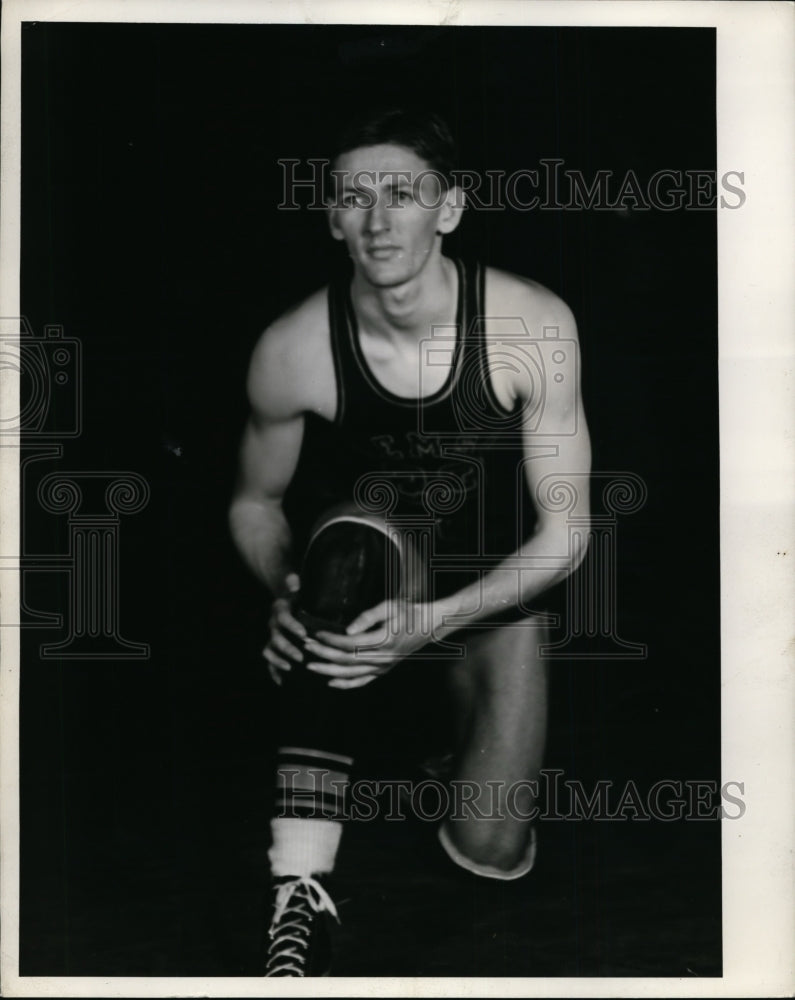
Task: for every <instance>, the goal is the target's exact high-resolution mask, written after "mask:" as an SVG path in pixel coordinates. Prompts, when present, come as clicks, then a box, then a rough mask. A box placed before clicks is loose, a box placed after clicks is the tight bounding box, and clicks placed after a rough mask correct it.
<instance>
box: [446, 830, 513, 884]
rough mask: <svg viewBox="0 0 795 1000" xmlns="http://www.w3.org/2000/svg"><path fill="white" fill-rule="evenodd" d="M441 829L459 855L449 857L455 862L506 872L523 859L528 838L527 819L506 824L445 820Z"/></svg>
mask: <svg viewBox="0 0 795 1000" xmlns="http://www.w3.org/2000/svg"><path fill="white" fill-rule="evenodd" d="M444 829H445V833H446V835H447V838H446V839H447V840H448V843H449V844H450V845H452V847H453V848H454V850H455V852H457V854H458V855H459V856H460V857H459V858H456V857H454V858H453V860H457V861H458V862H459V864H460V863H462V862H466V861H468V862H471V864H472V865H474V866H477V867H480V868H487V869H496V870H497V871H500V872H505V873H506V874H507V873H509V872H513V871H515V870H516V869H517V867H519V866H520V865H521V864H522V862H523V861H524V860H525V859H526V858H527V855H528V847H529V845H530V843H531V839H532V827H531V824H530V823H529V822H511V823H506V822H504V821H500V820H494V819H489V820H480V819H474V818H469V819H467V820H465V821H449V820H448V821H447V823H446V824H445V826H444ZM443 843H444V839H443Z"/></svg>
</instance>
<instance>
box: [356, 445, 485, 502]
mask: <svg viewBox="0 0 795 1000" xmlns="http://www.w3.org/2000/svg"><path fill="white" fill-rule="evenodd" d="M370 441H371V443H372V444H373V445H374V447H375V450H376V451H377V452H378V453H379V454H380V455H381V457H382V464H381V471H383V472H384V473H385V474H386V475H387V476H388V475H389V473H390V472H396V473H397V472H399V473H401V475H400V476H396V477H395V486H396V488H397V489H398V491H399V492H400V493H401V495H402V496H404V497H406V498H407V499H410V500H412V501H415V502H416V501H418V500H420V499H421V498H422V497H423V495H424V494H425V492H426V490H427V489H428V487H429V486H431V485H432V484H434V483H435V482H438V480H439V478H440V474H445V473H448V474H450V475H452V476H454V477H455V480H456V481H457V482H458V483H460V487H459V489H460V490H461V492H462V497H463V495H468V494H470V493H472V492H474V491H475V490H477V489H478V487H479V485H480V482H479V479H480V477H479V475H478V472H479V468H480V464H479V462H477V461H473V460H472V459H475V458H476V457H477V453H478V444H479V442H478V439H477V437H475V436H469V437H466V438H464V437H461V438H457V439H456V441H455V445H454V446H451V443H450V441H449V439H447V438H442V437H441V436H438V435H434V434H419V433H418V432H417V431H408V432H406V433H405V434H401V435H394V434H378V435H375V436H373V437H371V438H370ZM469 455H471V456H472V459H469V460H468V456H469ZM459 456H460V457H459ZM406 472H410V473H413V475H409V476H406V475H405V473H406Z"/></svg>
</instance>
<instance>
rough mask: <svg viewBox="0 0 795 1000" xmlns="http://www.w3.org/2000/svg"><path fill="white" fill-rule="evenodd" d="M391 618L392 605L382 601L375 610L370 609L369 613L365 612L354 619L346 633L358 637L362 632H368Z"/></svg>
mask: <svg viewBox="0 0 795 1000" xmlns="http://www.w3.org/2000/svg"><path fill="white" fill-rule="evenodd" d="M389 617H391V608H390V604H389V602H387V601H382V602H381V603H380V604H376V606H375V607H374V608H369V609H368V610H367V611H363V612H362V613H361V614H360V615H359V616H358V617H357V618H354V619H353V621H352V622H351V623H350V625H349V626H348V627H347V628H346V629H345V631H346V633H347V634H348V635H358V634H359V633H360V632H366V631H367V629H369V628H372V627H373V625H377V624H378V623H379V622H383V621H385V620H386V619H387V618H389Z"/></svg>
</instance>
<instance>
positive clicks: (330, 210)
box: [326, 198, 345, 240]
mask: <svg viewBox="0 0 795 1000" xmlns="http://www.w3.org/2000/svg"><path fill="white" fill-rule="evenodd" d="M326 218H327V219H328V227H329V230H330V232H331V235H332V237H333V238H334V239H335V240H344V239H345V236H344V235H343V232H342V230H341V229H340V226H339V210H338V209H337V207H336V205H335V204H334V201H333V200H332V199H331V198H329V199H328V200H327V201H326Z"/></svg>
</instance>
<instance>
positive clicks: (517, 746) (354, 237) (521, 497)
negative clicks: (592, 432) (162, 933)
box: [230, 111, 590, 976]
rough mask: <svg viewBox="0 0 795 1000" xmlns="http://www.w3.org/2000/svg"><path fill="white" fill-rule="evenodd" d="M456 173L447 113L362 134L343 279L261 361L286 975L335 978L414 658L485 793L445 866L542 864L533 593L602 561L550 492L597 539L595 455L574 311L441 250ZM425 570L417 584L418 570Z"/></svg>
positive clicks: (298, 314) (254, 462)
mask: <svg viewBox="0 0 795 1000" xmlns="http://www.w3.org/2000/svg"><path fill="white" fill-rule="evenodd" d="M453 157H454V146H453V142H452V139H451V137H450V134H449V132H448V130H447V127H446V125H445V124H444V123H443V122H442V121H441V120H440V119H439V118H438V117H436V116H434V115H431V114H419V113H412V112H406V111H390V112H385V113H382V114H380V115H375V116H372V117H370V118H369V119H367V120H364V121H362V122H359V123H358V124H357V125H355V126H353V127H352V128H351V129H350V130H349V131H348V133H347V134H346V135H345V136H343V138H342V141H341V143H340V145H339V148H338V149H337V152H336V156H335V158H334V160H333V163H332V166H333V168H334V181H335V182H334V189H333V191H332V192H331V199H330V204H329V209H328V220H329V225H330V229H331V235H332V237H333V238H334V239H335V240H339V241H340V242H341V243H343V244H344V246H345V248H346V250H347V256H348V257H349V259H350V266H349V270H348V271H347V272H346V273H345V274H344V275H343V276H342V277H341V278H340V279H339V280H337V281H333V282H332V283H331V284H330V285H329V286H328V287H325V288H322V289H320V290H319V291H317V292H316V293H314V294H313V295H311V296H310V297H309V298H308V299H306V300H305V301H303V302H301V303H300V304H299V305H297V306H296V307H295V308H293V309H292V310H290V311H289V312H288V313H286V314H285V315H283V316H282V317H281V318H279V319H278V320H277V321H276V322H275V323H273V325H272V326H271V327H270V328H269V329H268V330H266V331H265V333H264V334H263V335H262V337H261V339H260V341H259V342H258V344H257V346H256V348H255V350H254V354H253V357H252V361H251V366H250V372H249V378H248V392H249V396H250V401H251V417H250V420H249V423H248V426H247V428H246V431H245V435H244V440H243V445H242V460H241V475H240V481H239V485H238V488H237V491H236V495H235V497H234V500H233V503H232V506H231V510H230V524H231V529H232V533H233V537H234V539H235V541H236V544H237V546H238V548H239V550H240V552H241V553H242V555H243V557H244V559H245V560H246V561H247V563H248V564H249V566H250V567H251V569H252V570H253V571H254V573H255V574H256V575H257V576H258V577H259V579H260V580H261V581H262V583H263V584H265V585H266V587H267V588H268V590H269V591H270V592H271V594H272V595H274V601H273V605H272V608H273V610H272V613H271V622H270V638H269V641H268V643H267V646H266V648H265V650H264V657H265V660H266V662H267V664H268V667H269V669H270V671H271V675H272V677H273V679H274V681H276V683H277V684H278V685H280V697H281V698H282V703H281V705H280V712H279V716H280V726H281V732H280V734H279V759H278V768H277V775H276V785H277V802H278V803H279V804H280V806H281V809H282V811H281V812H280V813H279V814H278V815H276V816H275V817H274V818H273V820H272V821H271V833H272V846H271V848H270V852H269V859H270V863H271V869H272V874H273V879H274V884H275V899H274V909H273V916H272V921H271V926H270V936H269V940H270V953H269V957H268V961H267V974H268V975H288V976H289V975H297V976H301V975H317V974H320V973H322V972H325V971H327V964H328V950H327V945H326V939H325V930H324V927H325V922H326V920H327V919H328V915H329V914H332V915H336V911H335V907H334V903H333V900H332V899H331V896H330V895H329V893H328V885H327V882H326V881H325V879H326V876H328V875H329V874H330V873H331V872H332V871H333V868H334V863H335V857H336V853H337V849H338V845H339V842H340V836H341V832H342V826H343V824H342V822H341V821H340V816H341V812H340V810H339V808H338V807H339V805H340V800H341V799H343V798H344V792H345V787H346V784H347V782H348V780H349V775H350V772H351V768H352V766H353V764H354V760H355V757H356V753H357V732H360V731H361V728H362V726H366V725H367V724H371V725H372V724H376V725H377V724H378V721H377V720H373V719H372V717H371V716H372V712H371V710H370V708H369V707H368V705H369V703H368V701H367V698H368V697H369V695H368V691H373V690H374V689H376V688H378V685H379V684H380V685H384V684H386V683H388V682H387V681H385V680H384V678H386V677H387V675H388V674H389V673H390V672H391V671H393V670H398V671H400V670H407V669H411V666H410V665H412V664H414V662H415V661H416V660H417V658H418V657H422V656H427V657H428V658H427V662H424V664H423V670H425V671H430V670H435V671H444V672H445V674H446V680H447V682H448V683H449V690H450V699H451V702H450V703H451V705H452V706H453V708H454V710H455V712H456V716H457V721H458V727H457V732H458V745H457V746H456V747H455V748H454V755H453V766H454V772H453V777H454V778H455V779H457V780H459V781H461V782H466V783H467V784H468V786H469V787H471V788H474V789H482V790H483V792H482V795H480V794H479V793H478V794H476V795H475V799H474V801H473V803H472V804H473V808H472V809H470V810H469V811H468V812H467V814H466V816H465V817H463V818H460V817H457V818H456V819H454V820H453V819H448V820H447V821H445V822H443V823H442V824H441V826H440V827H439V830H438V839H439V842H440V845H441V848H443V851H444V852H445V853H446V855H447V856H448V857H449V858H450V859H452V861H453V862H455V863H456V864H457V865H460V866H462V867H463V868H465V869H468V870H469V871H470V872H472V873H474V874H475V875H478V876H482V877H484V878H491V879H515V878H519V877H521V876H522V875H525V874H526V873H527V872H528V871H529V870H530V869H531V868H532V866H533V862H534V857H535V833H534V829H533V826H532V824H531V822H530V821H529V819H528V818H527V817H528V814H529V812H530V806H531V805H532V801H533V795H532V786H531V784H530V782H531V780H532V779H534V778H536V777H537V775H538V772H539V769H540V767H541V763H542V754H543V749H544V742H545V727H546V711H547V675H546V668H545V664H544V662H543V658H542V656H541V655H540V653H539V648H540V647H541V646H542V645H543V643H544V641H545V640H546V633H545V629H544V627H543V625H542V624H541V621H542V620H543V619H542V616H539V615H538V613H537V612H538V610H539V608H540V607H541V605H539V598H540V597H541V595H542V594H543V593H544V592H545V591H546V590H547V589H548V588H549V587H550V586H552V585H554V584H556V583H558V582H560V581H561V580H563V579H565V577H566V576H567V575H568V574H569V573H571V572H572V571H573V570H574V569H575V568H576V567H577V565H578V564H579V562H580V561H581V560H582V558H583V555H584V552H583V551H582V550H581V548H580V549H577V548H576V547H575V548H572V543H571V542H570V532H569V524H568V521H567V517H568V514H569V508H567V509H566V510H562V509H560V505H556V504H554V503H550V502H547V501H545V499H544V498H545V496H546V494H547V492H548V490H549V488H551V486H552V485H553V484H555V483H558V484H560V483H561V482H562V483H568V484H569V485H570V487H571V491H574V493H575V494H576V498H577V499H576V503H577V516H578V518H579V519H581V520H580V523H583V521H582V519H584V520H585V522H586V523H587V517H588V495H587V486H585V488H584V487H583V483H585V482H587V474H588V471H589V468H590V444H589V437H588V431H587V427H586V424H585V420H584V417H583V413H582V407H581V400H580V390H579V385H578V366H577V363H576V362H577V356H576V350H577V331H576V326H575V321H574V319H573V317H572V314H571V312H570V310H569V309H568V307H567V306H566V305H565V304H564V303H563V302H562V301H561V300H560V299H559V298H558V297H557V296H556V295H555V294H554V293H552V292H551V291H549V290H548V289H546V288H544V287H543V286H541V285H539V284H537V283H536V282H533V281H530V280H528V279H526V278H523V277H517V276H516V275H513V274H509V273H506V272H503V271H499V270H496V269H493V268H484V267H482V266H480V265H478V264H469V263H462V262H460V261H457V260H453V259H451V258H449V257H447V256H445V255H444V254H443V252H442V241H443V238H444V236H445V235H446V234H448V233H451V232H452V231H453V230H455V229H456V227H457V226H458V225H459V223H460V221H461V217H462V212H463V209H464V200H463V192H462V191H461V190H460V189H459V188H458V187H456V186H455V184H454V183H453V181H452V171H453V169H454V167H455V166H456V164H455V162H454V159H453ZM340 504H343V505H344V506H342V507H340ZM329 512H330V513H329ZM406 525H409V526H411V527H412V528H413V533H412V538H413V541H412V540H411V539H410V538H409V537H408V535H409V533H408V532H407V529H406ZM581 534H582V535H586V534H587V533H586V532H582V533H581ZM572 537H574V535H573V536H572ZM418 552H420V553H421V561H422V562H424V564H425V569H426V573H425V575H424V581H423V582H422V583H421V584H418V583H417V582H416V579H414V580H410V579H409V577H410V576H411V571H410V570H409V569H408V568H407V567H408V566H409V563H411V564H412V566H414V567H415V569H416V565H417V561H418V556H417V553H418ZM390 567H392V569H390ZM395 567H397V568H396V569H395ZM393 570H394V571H393ZM379 577H380V578H379ZM430 653H433V654H434V655H433V656H430V655H429V654H430ZM425 676H427V674H426V675H425ZM416 678H417V679H416V683H417V685H418V687H419V688H420V690H419V691H418V697H419V698H421V697H422V678H423V673H422V671H418V672H417V674H416ZM486 782H490V785H489V786H488V787H487V786H486ZM512 788H513V789H514V793H513V797H512V798H511V792H510V790H511V789H512ZM495 789H496V793H495ZM517 789H518V790H519V792H518V794H516V790H517ZM486 792H488V795H487V794H486ZM440 857H444V854H442V853H441V851H440Z"/></svg>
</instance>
